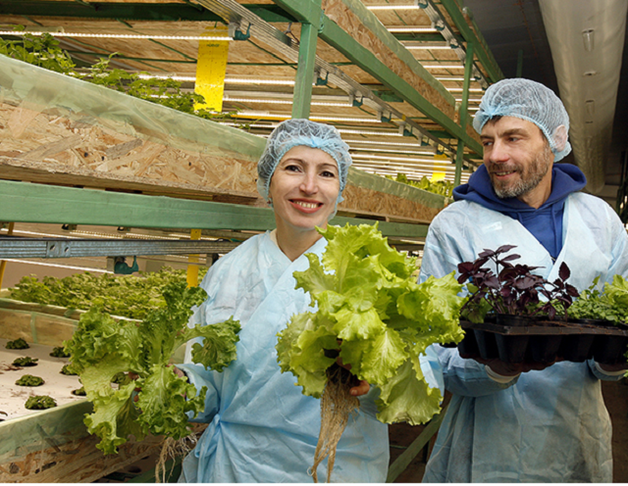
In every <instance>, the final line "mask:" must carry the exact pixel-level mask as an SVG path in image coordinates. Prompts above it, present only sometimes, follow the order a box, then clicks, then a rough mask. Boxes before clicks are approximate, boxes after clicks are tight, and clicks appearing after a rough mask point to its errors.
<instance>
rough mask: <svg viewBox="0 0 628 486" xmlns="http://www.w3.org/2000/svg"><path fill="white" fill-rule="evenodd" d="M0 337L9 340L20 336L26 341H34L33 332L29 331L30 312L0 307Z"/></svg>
mask: <svg viewBox="0 0 628 486" xmlns="http://www.w3.org/2000/svg"><path fill="white" fill-rule="evenodd" d="M0 337H1V338H3V339H8V340H9V341H13V340H15V339H20V338H22V339H24V341H26V342H29V343H32V342H34V341H33V334H32V331H31V314H30V312H20V311H13V310H8V309H1V310H0Z"/></svg>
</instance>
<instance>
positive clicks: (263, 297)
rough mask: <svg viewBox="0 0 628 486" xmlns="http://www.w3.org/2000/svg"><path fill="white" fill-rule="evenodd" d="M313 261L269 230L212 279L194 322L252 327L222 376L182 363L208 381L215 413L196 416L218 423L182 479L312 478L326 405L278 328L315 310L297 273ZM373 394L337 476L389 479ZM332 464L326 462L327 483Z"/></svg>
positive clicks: (353, 421) (355, 423)
mask: <svg viewBox="0 0 628 486" xmlns="http://www.w3.org/2000/svg"><path fill="white" fill-rule="evenodd" d="M325 244H326V241H325V240H324V239H321V240H319V241H318V242H317V243H316V244H315V245H314V246H313V247H312V248H311V249H310V250H308V252H315V253H317V254H319V255H320V254H321V253H322V251H323V250H324V248H325ZM308 265H309V263H308V260H307V258H306V257H305V256H303V255H301V257H299V258H298V259H297V260H295V261H294V262H291V261H290V260H289V259H288V258H287V257H286V256H285V255H284V253H282V252H281V250H280V249H279V248H278V246H277V245H276V244H275V243H274V242H273V241H272V240H271V238H270V234H269V233H266V234H263V235H259V236H256V237H254V238H251V239H249V240H248V241H246V242H245V243H243V244H242V245H241V246H240V247H238V248H237V249H235V250H234V251H232V252H231V253H229V254H228V255H227V256H225V257H223V258H222V259H220V260H219V261H218V262H217V263H216V264H215V265H214V266H213V267H212V268H211V269H210V271H209V272H208V274H207V276H206V277H205V279H204V280H203V282H202V284H201V286H202V287H203V288H204V289H205V290H206V291H207V293H208V295H209V297H208V299H207V301H206V302H205V303H204V304H202V305H201V306H200V307H199V308H198V309H197V310H196V312H195V314H194V316H193V317H192V323H197V322H200V323H205V324H211V323H216V322H221V321H223V320H225V319H227V318H229V317H230V316H231V315H233V316H234V317H235V319H238V320H239V321H240V324H241V325H242V330H241V331H240V334H239V337H240V341H239V342H238V344H237V353H238V357H237V360H236V361H235V362H233V363H231V365H229V367H228V368H226V369H225V370H224V371H223V372H222V373H217V372H213V371H206V370H205V369H204V368H202V367H201V366H199V365H194V364H186V365H182V366H181V368H182V369H183V370H184V371H185V372H186V373H187V375H188V377H189V378H190V380H191V382H192V383H194V385H195V386H196V387H197V388H200V387H201V386H207V387H208V392H207V398H206V407H205V411H204V413H202V414H201V415H200V416H199V417H198V418H197V419H196V420H195V421H200V422H207V423H209V426H208V428H207V430H206V431H205V432H204V433H203V435H202V437H201V438H200V441H199V442H198V444H197V445H196V448H195V449H194V450H193V451H192V452H191V453H190V454H188V456H187V457H186V458H185V460H184V462H183V473H182V476H181V479H180V481H187V482H219V483H236V482H238V483H253V482H266V483H275V482H291V483H310V482H312V478H311V476H310V475H309V474H308V469H309V468H311V466H312V462H313V459H314V450H315V448H316V443H317V440H318V434H319V429H320V401H319V400H318V399H315V398H312V397H307V396H304V395H303V394H302V388H301V387H298V386H296V385H295V383H296V379H295V377H294V376H293V375H292V374H291V373H283V374H282V373H281V371H280V368H279V365H278V363H277V352H276V351H275V345H276V343H277V333H278V332H279V331H281V330H282V329H283V328H284V327H285V326H286V324H287V322H288V320H289V319H290V317H291V316H292V315H293V314H297V313H300V312H304V311H306V310H311V309H312V308H311V307H309V303H310V298H309V295H307V294H306V293H304V292H303V290H302V289H298V290H295V284H296V281H295V279H294V277H293V276H292V274H293V272H294V271H296V270H299V271H302V270H305V269H306V268H307V267H308ZM188 358H189V357H188ZM188 360H189V359H188ZM370 395H371V394H370V393H369V394H368V395H366V396H365V397H363V398H362V399H361V409H360V412H359V413H357V414H355V415H354V416H353V417H352V418H350V420H349V424H348V426H347V428H346V429H345V432H344V434H343V436H342V438H341V439H340V442H339V444H338V448H337V454H336V461H335V464H334V470H333V474H332V481H337V482H384V481H385V479H386V473H387V469H388V457H389V452H388V429H387V426H386V425H384V424H382V423H380V422H379V421H377V420H376V419H375V416H374V414H375V405H374V403H373V398H372V397H371V396H370ZM326 464H327V461H325V462H324V464H323V465H321V466H319V470H318V476H319V478H321V479H322V480H324V479H325V478H326V475H327V472H326Z"/></svg>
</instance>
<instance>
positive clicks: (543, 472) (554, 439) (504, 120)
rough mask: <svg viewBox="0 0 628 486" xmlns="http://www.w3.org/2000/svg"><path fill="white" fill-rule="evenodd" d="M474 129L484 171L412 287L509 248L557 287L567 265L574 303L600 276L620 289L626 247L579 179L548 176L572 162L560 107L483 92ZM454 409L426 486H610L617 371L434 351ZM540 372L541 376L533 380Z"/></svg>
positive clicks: (435, 226)
mask: <svg viewBox="0 0 628 486" xmlns="http://www.w3.org/2000/svg"><path fill="white" fill-rule="evenodd" d="M473 126H474V128H475V129H476V131H477V132H478V133H480V134H481V139H482V144H483V146H484V164H483V165H482V166H480V167H479V169H478V170H477V171H476V172H475V173H474V174H473V175H472V176H471V178H470V179H469V183H468V184H465V185H462V186H459V187H458V188H456V189H455V191H454V198H455V199H456V202H455V203H453V204H451V205H450V206H449V207H448V208H446V209H445V210H444V211H442V212H441V213H440V214H439V215H438V216H437V217H436V218H435V219H434V221H433V223H432V224H431V225H430V230H429V233H428V236H427V239H426V243H425V253H424V256H423V262H422V266H421V277H420V280H421V281H424V280H425V279H427V277H428V276H429V275H434V276H436V277H441V276H443V275H446V274H448V273H451V272H452V271H457V265H458V263H460V262H463V261H473V260H475V259H476V258H477V255H478V253H479V252H481V251H482V250H484V249H497V248H498V247H500V246H501V245H505V244H512V245H517V248H516V250H515V252H516V253H518V254H520V255H521V259H520V260H517V263H519V262H521V263H525V264H527V265H531V266H537V267H539V268H538V269H537V270H536V271H535V272H537V273H539V274H540V275H542V276H544V277H545V278H546V279H548V280H550V281H553V280H554V279H555V278H557V275H558V269H559V267H560V264H561V263H562V262H566V263H567V265H568V266H569V268H570V269H571V277H570V279H569V283H571V284H572V285H574V286H575V287H576V288H578V290H580V291H582V290H584V289H586V288H587V287H589V286H590V285H591V283H592V281H593V279H594V278H595V277H596V276H598V275H599V276H600V286H602V285H603V284H604V282H606V281H610V280H612V277H613V275H615V274H620V275H623V276H624V277H628V235H627V233H626V230H625V228H624V226H623V224H622V223H621V221H620V220H619V218H618V216H617V214H615V212H614V211H613V210H612V209H611V208H610V206H608V205H607V204H606V203H604V202H603V201H602V200H600V199H598V198H596V197H593V196H591V195H588V194H584V193H582V192H579V191H580V190H581V189H582V188H584V186H585V185H586V179H585V177H584V174H583V173H582V172H581V171H580V170H579V169H578V168H577V167H576V166H574V165H570V164H555V163H556V162H558V161H560V160H561V159H562V158H564V157H565V156H566V155H567V154H568V153H569V152H570V150H571V146H570V145H569V142H568V140H567V133H568V130H569V119H568V115H567V112H566V111H565V108H564V107H563V105H562V103H561V101H560V100H559V99H558V97H557V96H556V95H555V94H554V93H553V92H552V91H551V90H549V89H548V88H546V87H545V86H543V85H541V84H539V83H536V82H533V81H529V80H526V79H506V80H502V81H500V82H498V83H495V84H494V85H492V86H491V87H489V88H488V90H487V91H486V94H485V95H484V97H483V99H482V103H481V104H480V110H479V111H478V113H477V114H476V116H475V119H474V121H473ZM430 352H434V353H436V354H437V355H438V364H439V368H440V369H439V371H440V372H442V377H443V379H444V383H445V388H446V389H448V390H449V391H450V392H451V393H452V400H451V403H450V405H449V407H448V410H447V413H446V415H445V418H444V421H443V424H442V425H441V428H440V431H439V434H438V438H437V440H436V444H435V447H434V450H433V452H432V455H431V457H430V460H429V462H428V465H427V468H426V472H425V477H424V481H426V482H460V483H463V482H611V481H612V457H611V423H610V419H609V415H608V412H607V410H606V407H605V406H604V402H603V399H602V393H601V384H600V380H619V379H620V378H621V376H622V375H623V373H624V371H623V370H621V369H618V368H623V367H624V366H619V367H617V366H615V367H610V366H602V365H600V364H598V363H595V362H594V361H593V360H590V361H588V362H584V363H575V362H566V361H562V362H558V363H555V364H553V365H551V366H547V367H543V366H536V367H535V369H534V370H531V368H532V367H531V366H522V365H509V364H506V363H504V362H501V361H499V360H491V361H490V362H487V363H479V362H477V361H474V360H470V359H462V358H461V357H460V355H459V354H458V351H457V349H456V348H444V347H440V346H433V347H432V348H431V349H430ZM541 368H544V369H541Z"/></svg>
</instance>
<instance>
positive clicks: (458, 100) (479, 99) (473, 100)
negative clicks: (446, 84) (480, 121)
mask: <svg viewBox="0 0 628 486" xmlns="http://www.w3.org/2000/svg"><path fill="white" fill-rule="evenodd" d="M455 100H456V101H457V102H458V103H462V98H455ZM467 101H468V102H469V103H479V102H480V101H482V98H469V99H468V100H467Z"/></svg>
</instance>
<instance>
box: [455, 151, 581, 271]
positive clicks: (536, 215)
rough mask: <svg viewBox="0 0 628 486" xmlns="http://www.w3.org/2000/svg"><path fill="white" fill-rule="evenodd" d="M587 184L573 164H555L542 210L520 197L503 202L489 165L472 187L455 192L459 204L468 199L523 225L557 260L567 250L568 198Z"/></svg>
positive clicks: (473, 179)
mask: <svg viewBox="0 0 628 486" xmlns="http://www.w3.org/2000/svg"><path fill="white" fill-rule="evenodd" d="M586 185H587V179H586V177H585V175H584V174H583V173H582V171H581V170H580V169H579V168H578V167H576V166H575V165H572V164H569V163H563V164H554V166H553V168H552V192H551V194H550V196H549V198H548V199H547V201H545V203H543V205H542V206H541V207H540V208H539V209H535V208H533V207H531V206H528V205H527V204H526V203H524V202H522V201H520V200H519V199H517V198H516V197H510V198H504V199H500V198H499V197H497V195H496V194H495V191H494V190H493V186H492V185H491V179H490V176H489V175H488V171H487V170H486V166H484V165H481V166H480V167H479V168H478V170H476V171H475V172H474V173H473V174H472V175H471V177H470V178H469V183H468V184H463V185H461V186H458V187H456V188H455V189H454V199H455V200H456V201H458V200H461V199H465V200H467V201H473V202H476V203H478V204H481V205H482V206H484V207H485V208H488V209H492V210H494V211H498V212H500V213H502V214H506V215H508V216H510V217H511V218H514V219H517V220H519V222H520V223H521V224H522V225H523V226H524V227H525V228H526V229H527V230H528V231H529V232H530V233H532V234H533V235H534V237H535V238H536V239H537V240H539V242H540V243H541V244H542V245H543V246H544V247H545V249H546V250H547V251H548V252H549V253H550V255H551V256H552V258H554V259H556V258H557V257H558V254H559V253H560V250H561V249H562V247H563V209H564V208H565V199H566V197H567V196H568V195H569V194H571V193H572V192H577V191H579V190H581V189H582V188H583V187H584V186H586Z"/></svg>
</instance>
